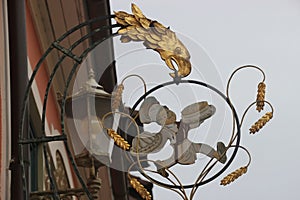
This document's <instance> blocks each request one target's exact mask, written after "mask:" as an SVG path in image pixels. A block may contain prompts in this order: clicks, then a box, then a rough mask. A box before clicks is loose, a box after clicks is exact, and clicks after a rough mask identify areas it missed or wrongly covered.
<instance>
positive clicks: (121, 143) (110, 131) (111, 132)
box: [107, 128, 130, 150]
mask: <svg viewBox="0 0 300 200" xmlns="http://www.w3.org/2000/svg"><path fill="white" fill-rule="evenodd" d="M107 134H108V135H109V136H110V137H111V138H112V139H113V140H114V141H115V144H116V145H117V146H119V147H121V148H122V149H124V150H128V149H129V148H130V144H128V142H127V141H126V140H125V139H124V138H122V136H121V135H119V134H118V133H117V132H116V131H115V130H113V129H110V128H109V129H107Z"/></svg>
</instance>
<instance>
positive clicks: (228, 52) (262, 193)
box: [111, 0, 300, 200]
mask: <svg viewBox="0 0 300 200" xmlns="http://www.w3.org/2000/svg"><path fill="white" fill-rule="evenodd" d="M133 2H135V3H136V4H137V5H138V6H139V7H140V8H141V10H142V11H143V12H144V14H145V15H146V16H147V17H149V18H151V19H157V20H158V21H160V22H161V23H162V24H164V25H166V26H170V27H171V29H172V30H174V31H176V32H179V33H181V34H182V35H185V36H187V37H189V38H192V39H193V40H194V41H196V42H197V43H199V45H201V46H202V47H203V49H204V50H205V52H206V53H207V55H208V56H209V57H210V59H211V60H212V62H213V63H215V65H216V67H217V70H218V71H219V73H220V76H221V77H222V79H223V81H224V82H226V81H227V79H228V77H229V75H230V74H231V72H232V71H233V70H234V69H235V68H237V67H238V66H241V65H245V64H254V65H257V66H260V67H261V68H262V69H263V70H264V71H265V73H266V75H267V79H266V84H267V94H266V99H267V100H269V101H270V102H272V104H273V106H274V107H275V113H274V118H273V119H272V120H271V123H270V124H268V125H266V127H264V129H263V130H262V131H261V132H259V133H258V134H257V135H249V134H248V131H247V127H248V126H250V125H251V123H252V122H254V121H255V120H256V119H258V118H259V117H260V115H259V114H256V113H255V112H251V114H249V116H248V117H249V118H248V119H250V120H249V121H246V122H245V123H246V124H245V127H244V129H243V133H244V134H243V138H242V142H241V143H242V145H244V146H246V147H247V148H248V150H249V151H250V152H251V155H252V163H251V165H250V167H249V170H248V172H247V174H246V175H244V176H243V177H241V178H240V179H238V180H237V181H235V182H234V183H232V184H230V185H228V186H226V187H223V186H219V181H220V179H221V178H219V179H217V180H216V181H214V182H212V183H210V184H208V185H205V186H204V187H201V188H200V189H199V191H198V192H197V195H196V198H195V199H220V198H222V199H229V198H230V199H232V200H238V199H239V200H240V199H244V200H250V199H251V200H252V199H273V200H279V199H283V198H284V199H291V200H296V199H299V198H300V193H299V191H297V190H299V189H300V188H299V179H300V172H299V169H300V160H299V157H300V156H299V155H298V154H299V152H300V144H299V143H300V132H299V130H298V127H299V124H298V123H299V122H298V119H299V117H298V112H299V105H298V102H299V97H300V95H299V91H300V85H299V83H298V77H299V74H300V70H299V67H300V26H299V21H300V1H297V0H285V1H282V0H263V1H261V0H260V1H258V0H252V1H238V0H227V1H221V0H219V1H205V0H197V1H195V0H194V1H192V0H185V1H174V0H173V1H170V0H165V1H153V0H152V1H150V0H143V1H133ZM111 4H112V5H111V7H112V10H116V11H118V10H124V11H127V12H131V11H130V4H131V1H127V0H121V1H111ZM193 53H194V52H191V57H192V58H193V57H197V55H195V53H194V54H193ZM156 56H157V57H158V55H156ZM199 67H200V66H199ZM197 68H198V66H197ZM198 70H199V71H200V72H201V70H203V69H198ZM247 72H248V73H247ZM203 73H205V72H203ZM257 74H258V73H253V72H252V71H251V70H247V71H244V72H242V71H241V72H240V73H239V74H238V75H237V77H236V79H235V80H234V83H233V85H232V86H233V87H232V92H231V93H232V101H233V102H234V104H235V106H236V107H237V109H238V110H239V113H242V111H243V109H244V108H245V107H246V106H247V103H251V101H252V100H253V97H252V96H253V93H252V90H253V91H254V92H255V90H256V85H257V83H258V81H259V80H260V78H261V76H260V74H258V75H257ZM238 76H240V78H238ZM149 79H150V78H149ZM149 79H148V80H149ZM191 103H192V102H191ZM240 154H243V152H241V153H240ZM236 159H237V162H236V163H233V164H232V166H230V168H229V169H228V170H227V172H225V173H224V176H225V175H226V174H227V173H230V172H231V171H233V170H235V169H236V168H239V167H240V164H241V162H242V161H244V160H243V158H242V156H238V157H237V158H236ZM240 161H241V162H240ZM184 173H190V172H188V171H187V172H184ZM154 192H155V194H154V199H165V198H166V197H168V198H172V199H180V198H179V197H178V196H177V195H176V194H175V193H172V192H170V191H166V190H160V189H155V191H154Z"/></svg>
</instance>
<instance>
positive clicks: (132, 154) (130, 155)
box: [19, 4, 274, 200]
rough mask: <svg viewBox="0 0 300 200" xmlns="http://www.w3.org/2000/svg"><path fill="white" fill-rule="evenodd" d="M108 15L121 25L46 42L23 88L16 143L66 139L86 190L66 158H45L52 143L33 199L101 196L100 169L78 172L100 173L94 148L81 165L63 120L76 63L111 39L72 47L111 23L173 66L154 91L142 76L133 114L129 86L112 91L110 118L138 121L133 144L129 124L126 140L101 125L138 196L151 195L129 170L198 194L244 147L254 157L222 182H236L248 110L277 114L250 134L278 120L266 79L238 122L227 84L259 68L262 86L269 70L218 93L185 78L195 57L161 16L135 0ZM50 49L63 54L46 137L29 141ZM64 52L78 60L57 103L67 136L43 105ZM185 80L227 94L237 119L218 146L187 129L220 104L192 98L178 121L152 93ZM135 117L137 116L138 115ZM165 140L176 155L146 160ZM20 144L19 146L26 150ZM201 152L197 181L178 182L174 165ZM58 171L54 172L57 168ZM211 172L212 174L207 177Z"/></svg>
mask: <svg viewBox="0 0 300 200" xmlns="http://www.w3.org/2000/svg"><path fill="white" fill-rule="evenodd" d="M110 18H115V20H116V22H117V24H114V25H112V26H109V27H99V28H96V29H94V30H93V31H92V32H91V33H88V34H87V35H86V36H85V37H84V38H81V39H80V40H78V41H76V42H75V43H73V44H71V46H70V47H62V46H61V44H60V43H61V42H62V41H63V40H64V39H66V37H68V36H69V35H71V34H72V33H74V32H76V31H77V30H80V29H81V28H82V27H85V26H89V25H91V24H92V23H94V22H96V21H97V19H95V20H91V21H88V22H85V23H84V24H80V25H78V26H77V27H74V28H73V29H71V30H70V31H68V32H66V33H65V34H64V35H63V36H61V37H60V38H59V39H57V40H56V41H54V42H53V43H52V44H51V46H50V47H49V49H48V50H47V52H46V53H45V54H44V55H43V57H42V58H41V60H40V61H39V63H38V64H37V66H36V68H35V70H34V71H33V74H32V77H31V78H30V81H29V85H28V86H27V88H26V91H25V94H26V95H25V97H24V106H23V111H24V112H23V113H22V120H21V122H20V136H19V140H20V143H19V144H20V146H21V147H22V145H26V144H33V143H43V146H44V147H47V146H46V143H47V142H54V141H62V142H63V144H64V147H65V149H66V152H67V156H68V158H69V161H70V164H71V167H72V170H73V172H74V175H76V177H77V180H78V182H79V183H80V185H81V188H70V186H69V185H68V184H67V181H66V180H62V179H64V178H63V177H65V174H64V173H65V172H64V169H63V168H62V167H61V165H62V164H61V163H62V162H61V161H59V160H57V163H58V164H59V166H56V167H57V169H56V170H57V171H55V168H54V166H53V160H51V158H49V157H47V156H49V154H48V153H47V151H46V150H47V148H44V149H43V153H44V161H45V168H46V171H47V179H46V180H45V181H46V188H43V191H31V192H30V195H28V196H30V198H31V199H56V200H58V199H72V198H74V197H75V198H76V197H77V198H78V199H80V198H82V197H83V196H86V197H87V198H88V199H90V200H91V199H95V198H97V193H99V190H100V188H101V180H99V179H98V178H97V176H96V174H95V171H93V173H92V174H91V176H90V178H89V179H87V180H84V179H83V178H82V177H81V174H80V173H79V170H78V166H83V167H88V168H91V169H92V170H95V168H97V167H95V166H100V164H98V163H96V161H94V157H92V156H91V154H90V152H83V154H81V155H79V157H77V158H78V159H77V160H76V161H77V164H76V162H75V158H74V155H73V154H72V151H71V149H70V147H69V146H68V141H67V140H68V137H67V134H66V132H65V131H66V128H65V121H64V120H65V114H66V113H67V112H66V111H68V109H66V108H67V105H68V103H70V102H68V89H69V87H70V85H71V82H72V78H73V76H75V74H76V71H77V70H78V66H79V64H81V62H82V60H83V59H84V58H85V57H86V56H87V54H88V53H89V52H91V51H92V50H93V49H94V48H95V47H96V46H97V45H99V44H101V43H102V42H103V41H104V40H105V39H106V38H101V40H99V41H96V42H94V43H92V44H91V46H89V47H88V48H87V49H86V50H85V51H84V52H83V53H82V54H81V55H75V53H74V52H73V50H74V49H75V48H76V46H78V44H80V43H81V42H82V41H83V40H85V39H87V38H91V37H92V36H93V35H94V34H96V33H98V32H100V31H103V30H108V29H111V28H114V27H119V28H120V29H119V30H118V34H121V41H122V42H124V43H126V42H130V41H142V42H143V44H144V45H145V46H146V47H147V48H149V49H153V50H155V51H157V52H158V53H159V54H160V56H161V58H162V59H163V60H164V61H165V63H166V65H167V66H168V67H169V68H170V69H172V70H173V71H174V73H171V76H172V77H174V80H172V81H170V82H166V83H161V84H159V85H156V86H154V87H152V88H150V90H148V91H147V89H146V83H145V82H144V80H143V79H142V78H141V77H140V78H141V79H142V81H143V84H144V89H145V93H144V94H143V95H142V96H141V97H140V98H139V99H138V100H137V101H136V102H135V103H134V105H133V106H132V108H131V110H132V112H131V113H130V114H127V113H126V111H125V109H124V106H122V105H123V104H124V105H125V103H128V105H131V103H132V102H122V94H123V92H124V91H123V89H124V85H123V81H122V83H121V84H120V87H118V88H117V90H116V92H115V94H114V95H113V96H114V97H113V98H114V100H113V102H110V103H112V104H110V105H113V111H112V112H110V111H107V110H105V111H103V112H104V115H105V116H107V115H112V117H113V118H114V117H116V116H117V115H121V116H123V117H124V116H125V117H127V118H129V120H130V122H129V125H128V127H129V126H130V125H132V124H133V126H134V127H135V128H136V130H135V132H134V138H133V140H132V142H130V141H131V140H127V139H128V138H129V137H127V136H129V135H130V133H129V132H128V133H127V132H126V129H125V130H122V131H123V132H122V137H121V135H119V134H118V133H117V131H118V128H120V127H114V128H112V127H110V126H109V127H103V129H104V130H107V131H99V132H97V134H108V135H110V136H111V137H112V138H113V139H114V141H115V145H116V146H118V147H121V150H123V152H122V153H124V155H125V156H124V157H125V158H124V160H125V159H127V160H128V161H129V162H130V163H129V165H130V166H129V167H128V178H129V180H130V184H131V185H132V186H133V188H134V189H135V190H136V191H137V192H138V193H139V194H140V196H141V197H142V198H143V199H146V200H149V199H151V195H150V192H149V191H147V190H146V189H145V187H144V186H143V185H142V184H141V183H140V182H139V181H138V180H137V179H132V178H131V176H130V174H131V172H132V171H135V172H136V171H138V172H140V173H141V175H143V176H144V178H146V179H147V180H148V181H150V182H152V183H153V184H156V185H158V186H161V187H164V188H166V189H169V190H171V191H174V192H176V193H177V194H178V195H179V196H180V197H181V198H182V199H184V200H187V199H190V200H192V199H194V195H195V193H196V191H197V189H198V188H199V187H200V186H202V185H204V184H207V183H209V182H211V181H213V180H215V179H216V178H218V177H219V176H220V175H221V174H222V173H223V172H224V171H225V170H226V169H227V168H228V167H229V166H230V164H231V163H232V162H233V160H234V158H235V156H236V154H237V152H238V150H239V149H244V150H245V151H246V152H247V153H248V157H249V162H248V164H247V165H246V166H244V167H241V168H240V169H238V170H237V171H235V172H233V173H231V174H229V175H228V176H227V177H225V179H224V180H223V181H221V184H222V185H226V184H229V183H230V182H232V181H234V180H236V178H238V177H240V176H241V175H243V174H244V173H246V171H247V169H248V167H249V164H250V161H251V156H250V153H249V152H248V151H247V150H246V149H245V148H244V147H242V146H241V145H240V138H241V126H242V124H243V120H244V118H245V115H246V113H247V112H248V110H249V109H250V108H252V106H253V105H255V104H257V105H258V107H259V109H258V110H259V111H260V110H262V102H263V103H267V104H268V105H269V106H270V107H271V109H272V111H271V112H268V113H267V114H266V115H264V116H263V117H262V118H261V119H260V120H258V121H257V122H256V123H255V124H254V125H253V126H252V127H251V129H250V132H252V133H255V132H257V131H258V130H260V129H261V128H262V127H263V126H264V125H265V124H266V123H267V122H268V121H269V120H270V119H271V118H272V117H273V113H274V112H273V107H272V105H271V104H270V103H269V102H267V101H266V100H265V87H263V84H259V89H258V95H257V100H256V101H255V102H253V103H252V104H250V106H249V107H248V108H247V109H246V111H245V112H244V114H243V116H242V120H241V122H240V121H239V116H238V114H237V112H236V110H235V108H234V106H233V103H232V99H231V98H230V97H229V85H230V82H231V80H232V77H233V76H234V74H235V73H236V72H237V71H239V70H241V69H244V68H255V69H257V70H259V71H260V72H261V73H262V74H263V80H262V81H261V83H264V81H265V74H264V72H263V71H262V70H261V69H260V68H259V67H256V66H252V65H246V66H242V67H239V68H238V69H237V70H235V71H234V72H233V73H232V75H231V76H230V78H229V80H228V83H227V90H226V95H225V94H223V93H222V92H221V91H219V90H218V89H216V88H215V87H214V86H212V85H209V83H205V82H201V81H198V80H183V79H181V78H182V77H186V76H188V75H189V74H190V73H191V63H190V54H189V52H188V50H187V49H186V47H185V46H184V45H183V43H182V42H181V41H180V40H179V39H178V38H177V37H176V34H175V33H174V32H173V31H171V30H170V29H169V28H167V27H165V26H163V25H162V24H160V23H159V22H157V21H154V20H150V19H148V18H146V17H145V16H144V14H143V13H142V12H141V10H140V9H139V8H138V7H137V6H136V5H134V4H133V5H132V14H128V13H126V12H123V11H119V12H115V15H114V16H107V17H103V18H101V19H100V20H104V19H110ZM118 34H113V36H116V35H118ZM53 49H57V50H59V51H61V53H62V56H61V57H60V58H59V60H58V62H57V64H56V65H55V67H54V68H53V71H52V72H51V73H50V78H49V82H48V84H47V88H46V90H45V98H44V102H43V105H44V106H45V107H43V112H42V117H41V118H42V126H41V134H42V137H39V138H38V137H33V138H26V137H27V136H24V135H23V132H22V131H23V129H24V128H25V127H24V119H25V116H26V112H25V110H26V109H25V108H26V104H27V102H28V97H29V92H30V89H31V86H32V84H33V82H34V79H35V76H36V74H37V72H38V71H39V69H40V67H41V66H42V64H43V62H44V61H45V60H46V57H47V56H48V54H50V53H51V52H52V50H53ZM66 57H68V58H69V59H73V61H74V63H75V64H74V66H73V68H72V69H71V72H70V74H69V76H68V77H67V82H66V85H65V89H64V92H63V94H62V96H61V101H59V104H60V105H61V112H60V120H61V123H60V124H61V132H62V133H61V134H62V135H61V136H53V137H52V136H46V134H45V132H46V129H45V127H46V121H45V119H46V108H47V107H46V105H47V99H48V95H49V92H50V88H51V85H52V81H53V78H54V77H55V74H56V72H57V70H58V69H59V68H60V67H61V63H62V62H63V61H64V59H65V58H66ZM175 65H177V66H175ZM129 76H138V75H129ZM138 77H139V76H138ZM175 78H177V79H175ZM94 83H95V84H94ZM93 84H94V85H93ZM182 84H190V85H194V86H201V87H204V88H206V89H208V90H211V91H213V92H215V93H216V94H217V95H219V96H220V98H221V99H223V100H224V101H225V102H226V103H227V105H228V107H229V109H230V110H231V111H232V118H231V119H233V120H232V122H233V123H232V124H233V125H232V130H231V137H230V139H229V140H228V141H227V142H216V144H213V146H216V149H215V148H214V147H212V146H209V145H207V144H204V143H194V142H192V141H190V140H189V139H188V134H189V131H190V129H196V128H198V127H199V126H200V124H201V123H203V122H204V121H205V120H208V119H209V118H212V117H213V115H214V114H215V110H216V108H215V106H213V105H209V104H208V103H207V102H206V101H200V102H199V101H198V100H197V102H195V103H193V102H191V104H190V105H189V106H187V107H185V108H183V110H182V112H181V119H177V117H176V114H175V112H173V111H172V110H171V109H170V108H168V107H167V105H160V103H159V102H158V101H157V100H156V99H155V98H153V97H154V96H152V97H151V96H149V95H150V94H151V93H152V92H154V91H156V90H159V89H163V88H164V87H167V86H169V85H174V86H175V85H176V86H178V87H180V85H182ZM92 85H93V87H91V88H90V89H92V90H93V91H94V90H95V89H96V88H98V87H99V85H98V84H97V83H96V82H93V83H92V84H90V86H92ZM55 92H56V91H55ZM183 92H184V91H183ZM179 95H181V94H179ZM239 95H240V94H239ZM106 96H107V97H108V98H110V95H109V94H107V95H106ZM109 100H111V99H109ZM140 103H142V105H141V106H140V110H139V111H137V110H138V109H137V108H138V106H139V104H140ZM110 105H109V106H110ZM97 106H98V108H99V107H101V106H103V105H97ZM103 107H104V106H103ZM103 107H101V108H103ZM108 109H110V108H108ZM180 109H181V108H179V110H180ZM101 110H102V109H101ZM136 113H138V114H136ZM138 116H139V118H137V117H138ZM101 117H102V115H101ZM99 119H100V117H99V118H98V121H99V123H100V124H101V125H103V124H105V123H104V121H105V117H103V118H102V120H99ZM135 119H137V120H135ZM138 120H139V123H140V122H141V123H142V124H144V125H146V124H149V123H156V124H158V125H159V126H161V130H160V131H159V132H158V133H153V132H150V131H146V130H145V129H143V128H141V127H139V126H138V125H137V123H138ZM111 126H113V125H111ZM131 128H132V127H131ZM123 134H124V137H123ZM131 136H132V135H131ZM229 136H230V135H229ZM23 137H24V138H23ZM131 139H132V138H131ZM167 141H169V142H170V143H169V144H170V145H171V147H173V149H174V152H173V153H172V155H171V157H170V158H169V159H165V160H164V159H162V160H156V161H153V160H149V159H147V157H146V155H147V154H148V153H155V152H157V151H160V150H161V149H163V148H164V145H165V144H166V142H167ZM230 148H233V151H232V154H231V156H230V155H229V152H228V149H230ZM20 149H21V150H22V148H20ZM197 153H202V154H204V155H206V156H207V158H208V160H209V161H208V162H207V163H204V166H203V168H200V172H199V173H198V174H195V175H196V180H195V181H194V182H192V183H190V184H185V185H184V184H182V183H181V181H180V178H179V177H178V176H177V175H178V174H177V175H176V173H175V172H173V171H172V169H173V168H171V166H174V165H175V164H184V165H191V164H199V163H196V160H197V155H196V154H197ZM20 155H21V158H20V159H21V166H22V168H23V171H22V173H23V184H24V185H23V186H24V187H23V188H24V193H27V188H28V187H27V186H26V183H27V179H28V177H27V175H26V173H25V170H24V169H25V166H24V155H23V152H22V151H20ZM142 156H143V157H142ZM86 158H88V159H86ZM58 159H59V158H58ZM99 162H100V161H99ZM142 163H152V164H153V165H152V167H155V169H154V170H153V169H151V168H147V167H144V165H142ZM102 164H103V163H102ZM202 164H203V163H202ZM220 164H221V166H222V167H221V169H220V170H219V171H217V172H216V173H215V174H213V175H211V174H212V173H211V172H212V171H215V170H212V169H214V167H215V166H216V165H220ZM145 166H148V165H145ZM53 169H54V171H52V170H53ZM151 174H155V177H159V178H160V179H155V178H153V177H152V176H151ZM208 174H209V175H211V176H210V177H208V176H209V175H208ZM158 175H161V176H158ZM57 176H60V177H57ZM161 180H162V181H161ZM186 189H191V192H190V196H188V194H187V193H186V191H185V190H186Z"/></svg>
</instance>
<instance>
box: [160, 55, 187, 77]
mask: <svg viewBox="0 0 300 200" xmlns="http://www.w3.org/2000/svg"><path fill="white" fill-rule="evenodd" d="M165 62H166V64H167V66H168V67H169V68H170V69H171V70H173V71H177V76H178V77H186V76H188V75H189V74H190V73H191V63H190V61H189V60H187V59H185V58H183V57H181V56H178V55H171V56H169V57H168V58H166V59H165ZM174 65H176V66H174ZM170 76H171V77H173V78H175V76H176V73H170Z"/></svg>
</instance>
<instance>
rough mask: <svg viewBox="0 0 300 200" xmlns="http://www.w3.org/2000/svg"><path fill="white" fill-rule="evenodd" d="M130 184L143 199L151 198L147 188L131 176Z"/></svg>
mask: <svg viewBox="0 0 300 200" xmlns="http://www.w3.org/2000/svg"><path fill="white" fill-rule="evenodd" d="M130 185H131V186H132V187H133V188H134V189H135V191H137V193H139V195H140V196H141V197H142V198H143V199H145V200H151V199H152V197H151V194H150V193H149V192H148V190H147V189H146V188H145V187H144V186H143V185H142V184H141V183H140V182H139V181H138V180H137V179H136V178H131V179H130Z"/></svg>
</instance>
